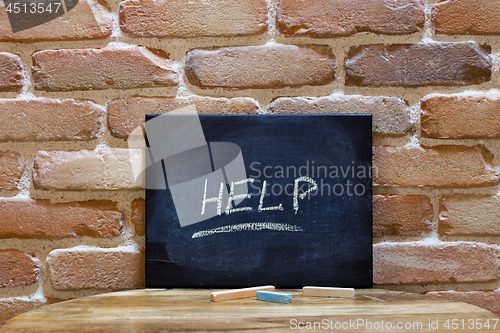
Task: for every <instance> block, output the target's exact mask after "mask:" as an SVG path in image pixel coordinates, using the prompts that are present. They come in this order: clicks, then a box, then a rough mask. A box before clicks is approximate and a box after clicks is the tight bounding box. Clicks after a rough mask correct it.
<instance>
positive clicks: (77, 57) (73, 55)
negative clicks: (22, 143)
mask: <svg viewBox="0 0 500 333" xmlns="http://www.w3.org/2000/svg"><path fill="white" fill-rule="evenodd" d="M32 58H33V68H32V70H33V80H34V82H35V89H37V90H45V91H70V90H99V89H129V88H149V87H162V86H172V85H176V84H177V82H178V78H177V72H176V66H175V63H174V62H173V61H171V60H168V59H167V58H166V56H165V54H164V52H163V53H162V52H161V51H154V53H153V52H152V51H150V50H148V49H146V48H145V47H139V46H133V47H128V48H119V47H114V46H109V47H105V48H103V49H61V50H46V51H39V52H35V53H34V54H33V56H32Z"/></svg>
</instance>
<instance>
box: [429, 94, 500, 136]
mask: <svg viewBox="0 0 500 333" xmlns="http://www.w3.org/2000/svg"><path fill="white" fill-rule="evenodd" d="M421 107H422V114H421V118H420V119H421V121H420V122H421V126H422V136H424V137H427V138H433V139H487V138H500V117H498V111H499V110H500V94H481V93H475V94H467V95H429V96H425V97H424V98H423V99H422V103H421Z"/></svg>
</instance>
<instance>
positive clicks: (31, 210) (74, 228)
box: [0, 198, 123, 239]
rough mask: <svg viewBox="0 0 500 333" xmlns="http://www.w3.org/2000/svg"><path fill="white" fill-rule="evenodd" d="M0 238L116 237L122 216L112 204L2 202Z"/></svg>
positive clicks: (21, 199)
mask: <svg viewBox="0 0 500 333" xmlns="http://www.w3.org/2000/svg"><path fill="white" fill-rule="evenodd" d="M0 216H2V219H1V220H0V238H42V239H51V238H66V237H83V236H88V237H113V236H117V235H119V234H120V232H121V229H122V225H123V215H122V213H120V212H119V211H118V209H117V208H116V203H114V202H111V201H86V202H70V203H53V204H51V203H50V201H49V200H33V199H29V198H14V199H0Z"/></svg>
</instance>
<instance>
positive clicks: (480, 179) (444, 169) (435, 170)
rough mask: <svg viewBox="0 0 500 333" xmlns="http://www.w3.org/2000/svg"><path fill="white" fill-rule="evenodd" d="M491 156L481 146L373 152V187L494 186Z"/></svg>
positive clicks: (378, 149) (413, 147) (414, 147)
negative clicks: (374, 169)
mask: <svg viewBox="0 0 500 333" xmlns="http://www.w3.org/2000/svg"><path fill="white" fill-rule="evenodd" d="M492 160H493V155H492V154H491V152H490V151H488V150H487V149H486V148H484V147H483V146H475V147H467V146H435V147H424V146H419V145H414V144H409V145H406V146H402V147H389V146H377V147H374V148H373V164H374V167H376V172H374V174H373V183H374V185H376V186H409V187H417V186H432V187H476V186H490V185H494V184H497V183H498V180H499V176H498V170H496V169H494V167H493V166H492V165H491V162H492Z"/></svg>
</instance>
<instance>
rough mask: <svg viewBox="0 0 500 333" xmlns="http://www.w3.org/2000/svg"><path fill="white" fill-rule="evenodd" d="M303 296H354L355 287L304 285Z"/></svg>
mask: <svg viewBox="0 0 500 333" xmlns="http://www.w3.org/2000/svg"><path fill="white" fill-rule="evenodd" d="M302 296H316V297H354V288H333V287H304V288H302Z"/></svg>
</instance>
